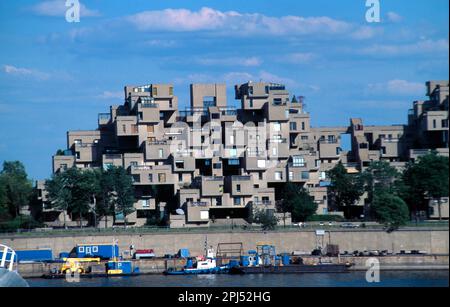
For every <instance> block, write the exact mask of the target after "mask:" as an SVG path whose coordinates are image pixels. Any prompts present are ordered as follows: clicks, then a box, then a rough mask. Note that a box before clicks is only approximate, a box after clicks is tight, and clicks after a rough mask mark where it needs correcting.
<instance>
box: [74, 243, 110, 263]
mask: <svg viewBox="0 0 450 307" xmlns="http://www.w3.org/2000/svg"><path fill="white" fill-rule="evenodd" d="M70 257H72V258H97V257H98V258H100V259H104V260H109V259H112V258H114V257H119V246H118V245H117V244H78V245H77V246H76V247H75V248H74V250H73V251H72V252H71V253H70Z"/></svg>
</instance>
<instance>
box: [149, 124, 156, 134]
mask: <svg viewBox="0 0 450 307" xmlns="http://www.w3.org/2000/svg"><path fill="white" fill-rule="evenodd" d="M147 132H150V133H153V132H155V127H154V126H153V125H147Z"/></svg>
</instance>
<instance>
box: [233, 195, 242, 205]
mask: <svg viewBox="0 0 450 307" xmlns="http://www.w3.org/2000/svg"><path fill="white" fill-rule="evenodd" d="M234 205H235V206H240V205H241V198H240V197H235V198H234Z"/></svg>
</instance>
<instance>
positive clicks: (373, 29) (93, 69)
mask: <svg viewBox="0 0 450 307" xmlns="http://www.w3.org/2000/svg"><path fill="white" fill-rule="evenodd" d="M64 2H65V1H64V0H57V1H23V0H14V1H12V0H11V1H9V0H4V1H0V29H1V31H0V42H1V48H0V94H1V95H0V162H2V161H3V160H21V161H23V162H24V163H25V166H26V168H27V171H28V173H29V174H30V177H32V178H33V179H42V178H46V177H48V176H49V175H50V173H51V156H52V155H53V154H54V153H55V151H56V150H57V149H58V148H65V146H66V131H67V130H74V129H95V128H96V123H97V113H100V112H105V111H106V112H107V111H108V110H109V106H110V105H112V104H120V103H122V100H123V99H122V95H123V94H122V92H123V86H124V85H125V84H147V83H163V82H171V83H173V84H174V85H175V94H176V95H178V96H179V99H180V103H181V105H183V106H184V105H187V104H188V97H189V84H190V83H194V82H226V83H227V85H228V101H229V104H236V101H234V96H233V86H234V84H236V83H239V82H246V81H248V80H253V81H259V80H263V81H273V82H281V83H285V84H286V85H287V87H288V89H289V90H290V92H291V93H292V94H296V95H303V96H305V97H306V103H307V109H308V111H309V112H310V113H311V117H312V125H313V126H336V125H347V124H348V122H349V118H350V117H361V118H363V120H364V122H365V123H366V124H402V123H405V122H406V114H407V110H408V108H409V107H410V105H411V102H412V101H413V100H420V99H424V92H425V90H424V82H425V81H426V80H431V79H448V78H449V76H448V74H449V71H448V64H449V63H448V62H449V59H448V52H449V34H448V26H449V24H448V23H449V20H448V9H449V8H448V5H449V2H448V1H447V0H431V1H430V0H428V1H426V0H418V1H404V0H380V8H381V22H380V23H367V22H366V20H365V12H366V7H365V1H364V0H340V1H330V0H315V1H298V0H290V1H283V0H281V1H266V0H251V1H234V0H229V1H168V0H165V1H157V0H146V1H144V0H134V1H126V2H125V1H119V0H108V1H106V0H91V1H87V0H85V1H80V3H81V4H82V9H81V16H80V19H81V20H80V22H79V23H68V22H66V20H65V17H64V16H65V10H66V8H65V6H64ZM411 2H413V3H411Z"/></svg>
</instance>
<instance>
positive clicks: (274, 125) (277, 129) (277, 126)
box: [273, 123, 281, 132]
mask: <svg viewBox="0 0 450 307" xmlns="http://www.w3.org/2000/svg"><path fill="white" fill-rule="evenodd" d="M273 131H276V132H278V131H281V124H280V123H273Z"/></svg>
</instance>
